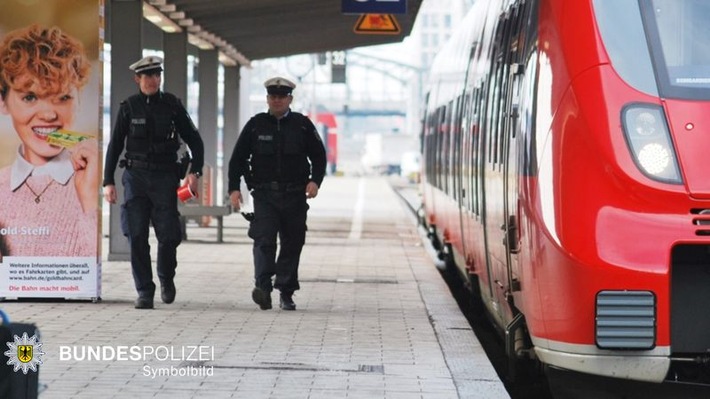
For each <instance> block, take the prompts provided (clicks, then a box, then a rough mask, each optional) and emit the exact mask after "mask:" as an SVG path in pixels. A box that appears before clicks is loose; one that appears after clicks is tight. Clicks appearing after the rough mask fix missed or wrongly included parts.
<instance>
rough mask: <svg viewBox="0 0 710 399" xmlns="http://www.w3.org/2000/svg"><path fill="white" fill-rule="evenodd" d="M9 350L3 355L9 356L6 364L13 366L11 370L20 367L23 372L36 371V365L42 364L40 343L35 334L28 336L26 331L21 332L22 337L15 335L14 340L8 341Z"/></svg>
mask: <svg viewBox="0 0 710 399" xmlns="http://www.w3.org/2000/svg"><path fill="white" fill-rule="evenodd" d="M7 347H8V348H10V350H8V351H5V356H7V357H8V358H10V360H8V361H7V363H6V364H9V365H11V366H12V367H13V371H15V372H17V370H20V369H22V373H23V374H27V371H29V370H32V371H34V372H36V371H37V365H38V364H42V356H44V352H42V343H41V342H39V340H37V335H33V336H32V337H29V336H28V335H27V333H22V337H18V336H17V335H15V341H13V342H8V343H7Z"/></svg>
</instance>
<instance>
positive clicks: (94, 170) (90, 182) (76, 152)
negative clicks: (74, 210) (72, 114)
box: [69, 139, 100, 212]
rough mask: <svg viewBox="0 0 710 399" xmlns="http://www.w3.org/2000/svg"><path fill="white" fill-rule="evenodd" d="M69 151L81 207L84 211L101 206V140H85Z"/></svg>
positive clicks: (93, 209)
mask: <svg viewBox="0 0 710 399" xmlns="http://www.w3.org/2000/svg"><path fill="white" fill-rule="evenodd" d="M69 151H70V152H71V163H72V166H73V167H74V185H75V186H76V193H77V194H78V196H79V202H80V203H81V208H82V209H83V210H84V212H90V211H95V210H96V209H97V208H98V206H99V203H98V202H99V201H98V199H99V198H98V197H99V179H100V175H99V142H98V141H97V140H96V139H89V140H84V141H82V142H80V143H77V144H76V145H75V146H74V147H72V148H71V150H69Z"/></svg>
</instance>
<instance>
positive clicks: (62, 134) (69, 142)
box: [47, 129, 94, 148]
mask: <svg viewBox="0 0 710 399" xmlns="http://www.w3.org/2000/svg"><path fill="white" fill-rule="evenodd" d="M91 137H94V136H91V135H88V134H82V133H77V132H72V131H70V130H64V129H61V130H57V131H56V132H53V133H50V134H49V135H48V136H47V142H48V143H49V144H52V145H58V146H61V147H64V148H71V147H73V146H74V145H76V144H77V143H78V142H80V141H84V140H86V139H89V138H91Z"/></svg>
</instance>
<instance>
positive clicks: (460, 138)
mask: <svg viewBox="0 0 710 399" xmlns="http://www.w3.org/2000/svg"><path fill="white" fill-rule="evenodd" d="M460 26H461V29H459V30H458V31H457V32H456V33H455V34H454V35H453V36H452V38H451V40H450V41H449V42H448V43H447V45H446V46H445V48H444V49H442V51H441V53H440V54H439V55H438V56H437V59H436V60H435V62H434V64H433V66H432V71H431V81H430V86H429V88H428V94H427V105H426V113H425V117H424V121H423V130H422V156H423V174H422V186H421V189H422V202H423V212H422V219H423V222H424V223H425V225H426V226H427V228H428V230H429V235H430V238H431V239H432V240H433V241H434V243H435V244H436V245H438V248H440V250H441V253H442V254H443V256H445V257H446V259H447V260H448V261H449V263H450V264H451V265H455V266H456V267H457V269H458V270H459V271H461V272H462V273H463V274H464V275H465V276H466V277H468V278H469V279H470V280H469V281H470V282H471V288H472V291H473V293H474V294H476V295H480V298H481V300H482V302H483V304H484V308H485V311H486V312H487V313H488V315H489V316H491V318H492V319H493V320H494V321H495V324H496V325H497V327H499V328H500V330H501V331H504V332H505V336H506V351H507V353H508V356H509V358H510V359H511V360H516V359H530V358H532V359H533V360H534V361H539V362H540V363H541V364H543V365H545V366H546V367H547V368H550V367H552V368H553V369H563V370H571V371H576V372H580V373H584V374H585V375H587V374H588V375H596V376H605V377H615V378H619V379H625V380H638V381H647V382H663V381H682V382H692V383H708V381H709V379H708V376H709V375H710V369H709V366H708V364H710V2H708V1H698V0H575V1H570V0H515V1H513V0H487V1H477V2H476V3H475V5H474V6H473V7H472V9H471V11H470V13H469V14H468V15H467V16H466V17H465V19H464V20H463V21H462V22H461V23H460Z"/></svg>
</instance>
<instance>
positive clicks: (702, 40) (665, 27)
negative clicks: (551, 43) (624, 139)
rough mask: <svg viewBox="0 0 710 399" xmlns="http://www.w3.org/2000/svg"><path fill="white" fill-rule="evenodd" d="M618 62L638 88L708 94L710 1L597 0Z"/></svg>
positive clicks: (667, 93)
mask: <svg viewBox="0 0 710 399" xmlns="http://www.w3.org/2000/svg"><path fill="white" fill-rule="evenodd" d="M594 9H595V14H596V16H597V21H598V23H599V29H600V32H601V35H602V40H603V41H604V45H605V47H606V49H607V52H608V53H609V57H610V58H611V61H612V64H613V66H614V68H615V69H616V70H617V72H619V74H620V75H621V77H622V78H624V80H626V81H627V82H628V83H629V84H631V85H632V86H634V87H636V88H637V89H639V90H641V91H644V92H646V93H649V94H651V95H659V96H661V97H665V98H679V99H706V100H707V99H710V23H708V21H710V1H708V0H594Z"/></svg>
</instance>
